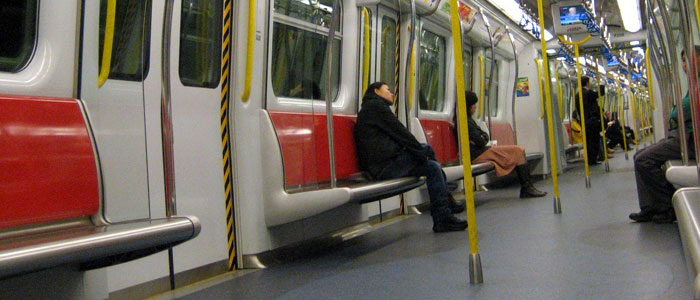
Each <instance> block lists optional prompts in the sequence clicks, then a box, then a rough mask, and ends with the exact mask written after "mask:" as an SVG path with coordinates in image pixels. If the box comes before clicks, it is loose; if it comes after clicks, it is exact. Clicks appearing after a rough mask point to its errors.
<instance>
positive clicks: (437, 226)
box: [433, 215, 467, 232]
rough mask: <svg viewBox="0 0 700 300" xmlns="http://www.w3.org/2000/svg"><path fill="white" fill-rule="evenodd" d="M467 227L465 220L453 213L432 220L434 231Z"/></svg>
mask: <svg viewBox="0 0 700 300" xmlns="http://www.w3.org/2000/svg"><path fill="white" fill-rule="evenodd" d="M464 229H467V221H465V220H460V219H458V218H457V217H455V216H453V215H446V216H444V217H441V218H439V219H436V220H434V221H433V231H434V232H448V231H463V230H464Z"/></svg>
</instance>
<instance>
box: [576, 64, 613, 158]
mask: <svg viewBox="0 0 700 300" xmlns="http://www.w3.org/2000/svg"><path fill="white" fill-rule="evenodd" d="M581 86H582V87H583V112H584V113H585V115H584V116H583V117H584V118H585V119H584V120H585V122H586V151H588V153H587V156H588V165H597V164H598V161H599V159H598V158H599V157H598V154H599V153H598V152H599V151H600V132H601V131H603V129H602V128H601V127H600V106H598V92H597V91H594V90H592V89H591V79H590V78H588V77H587V76H583V77H581ZM604 94H605V92H604V90H601V96H602V95H604ZM578 97H579V96H578V93H576V98H575V99H576V102H575V106H574V112H575V113H574V114H577V115H579V116H581V112H580V111H579V110H580V108H579V98H578ZM601 160H602V159H601Z"/></svg>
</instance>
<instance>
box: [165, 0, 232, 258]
mask: <svg viewBox="0 0 700 300" xmlns="http://www.w3.org/2000/svg"><path fill="white" fill-rule="evenodd" d="M231 5H232V4H231V1H206V0H181V1H175V5H174V8H173V17H172V24H171V28H170V29H171V36H170V39H171V44H170V49H169V51H170V53H169V54H170V55H169V57H170V61H169V64H170V68H169V71H170V73H169V81H170V87H171V92H170V97H171V103H172V122H173V152H174V170H175V185H176V192H177V213H178V214H185V215H194V216H197V217H198V218H199V219H200V220H201V222H202V233H201V234H200V235H199V236H198V237H197V240H196V242H194V243H186V244H183V245H181V246H178V247H176V248H175V249H174V250H175V251H174V253H175V269H176V270H177V271H183V270H188V269H192V268H196V267H200V266H204V265H209V264H212V263H218V262H221V261H226V262H227V267H228V268H229V269H231V268H233V267H234V263H235V255H236V251H235V247H236V241H235V234H234V232H235V228H234V227H235V224H236V222H235V221H234V215H233V210H234V205H233V195H234V186H233V184H234V182H235V181H234V180H233V176H234V168H233V165H232V161H233V160H232V158H233V153H232V151H231V147H230V145H231V144H232V143H233V141H232V140H230V137H232V136H233V135H232V134H229V133H231V132H232V131H233V130H232V129H231V126H230V125H231V124H233V123H232V122H231V121H232V120H229V117H228V116H229V115H228V113H227V111H228V110H229V103H232V102H234V101H233V100H231V99H230V97H229V94H228V91H229V89H228V84H229V82H230V81H229V78H228V77H226V76H228V75H229V74H230V73H231V72H229V68H228V66H230V63H229V58H230V57H231V54H230V53H229V50H230V49H231V47H230V45H229V44H228V43H229V41H230V40H231V39H230V37H228V38H226V37H225V35H224V34H225V33H224V30H223V28H224V22H230V21H231V18H230V16H229V17H228V18H225V16H224V12H228V13H229V14H230V13H231V11H232V10H231ZM224 6H227V7H226V8H225V7H224ZM228 25H229V26H226V27H227V28H230V24H228ZM226 33H228V31H227V32H226ZM231 76H232V77H233V75H231ZM231 105H234V104H231ZM159 171H160V170H159ZM202 245H207V246H206V248H207V251H203V250H202ZM193 254H196V255H193Z"/></svg>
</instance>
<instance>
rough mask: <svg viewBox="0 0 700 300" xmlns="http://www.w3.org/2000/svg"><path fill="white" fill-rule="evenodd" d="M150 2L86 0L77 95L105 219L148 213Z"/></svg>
mask: <svg viewBox="0 0 700 300" xmlns="http://www.w3.org/2000/svg"><path fill="white" fill-rule="evenodd" d="M151 10H152V4H151V1H141V0H119V1H114V0H101V1H83V19H82V22H83V24H82V27H83V31H82V41H81V43H82V49H81V69H80V85H79V86H80V89H79V97H80V98H81V99H83V100H84V101H85V104H86V106H87V113H88V115H89V117H90V120H91V123H92V124H91V125H92V128H93V131H94V134H95V139H96V142H97V148H98V151H99V156H100V164H101V179H102V186H103V189H104V190H103V199H102V201H103V202H102V205H103V212H104V218H105V219H106V220H108V221H111V222H118V221H126V220H134V219H144V218H149V217H150V204H149V185H148V180H149V176H148V173H149V169H148V166H147V158H146V157H147V143H146V117H145V95H144V90H145V89H144V81H145V79H146V78H147V76H149V74H150V75H151V76H152V74H153V73H154V72H155V73H157V72H158V71H157V70H151V66H152V64H153V62H152V60H151V59H150V55H149V53H150V47H151V42H150V33H151V27H150V26H151V25H150V24H151V17H152V14H151Z"/></svg>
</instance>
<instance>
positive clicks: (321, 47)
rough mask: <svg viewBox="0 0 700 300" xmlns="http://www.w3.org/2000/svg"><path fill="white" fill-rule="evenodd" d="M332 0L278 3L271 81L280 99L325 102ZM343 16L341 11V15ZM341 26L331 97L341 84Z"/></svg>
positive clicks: (334, 55) (336, 37) (275, 6)
mask: <svg viewBox="0 0 700 300" xmlns="http://www.w3.org/2000/svg"><path fill="white" fill-rule="evenodd" d="M332 6H333V2H332V1H331V0H319V1H303V0H275V5H274V11H275V13H274V23H273V26H272V27H273V33H272V49H271V51H272V53H273V54H272V59H271V60H272V61H271V64H272V66H271V72H270V76H271V82H272V87H273V91H274V92H275V95H276V96H278V97H291V98H301V99H318V100H323V99H325V89H326V80H327V79H326V78H327V75H326V74H327V72H328V70H327V63H326V61H325V54H326V45H327V43H328V27H330V19H331V14H332ZM339 14H340V15H341V16H342V11H341V12H339ZM340 24H342V22H340V23H338V24H337V26H336V28H337V32H336V33H335V39H334V41H333V53H332V54H331V56H332V57H333V61H332V62H331V64H332V66H331V94H332V95H333V97H334V98H335V96H336V95H337V94H338V86H339V84H340V49H341V46H342V43H341V40H342V29H341V26H340Z"/></svg>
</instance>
